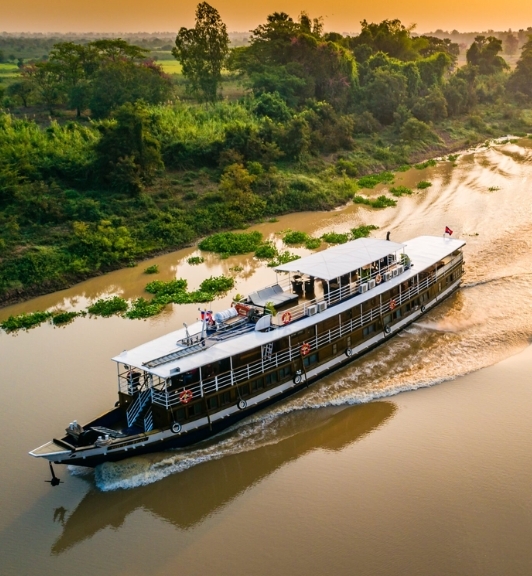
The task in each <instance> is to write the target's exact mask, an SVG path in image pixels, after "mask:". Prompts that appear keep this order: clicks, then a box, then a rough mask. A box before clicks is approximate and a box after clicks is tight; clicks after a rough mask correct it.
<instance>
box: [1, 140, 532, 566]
mask: <svg viewBox="0 0 532 576" xmlns="http://www.w3.org/2000/svg"><path fill="white" fill-rule="evenodd" d="M420 180H429V181H431V182H432V184H433V185H432V187H431V188H429V189H427V190H424V191H420V192H417V193H416V194H414V195H413V196H410V197H403V198H401V199H399V201H398V205H397V207H396V208H388V209H386V210H381V211H373V210H368V209H366V208H361V207H360V206H354V205H348V206H346V207H343V208H341V209H338V210H335V211H332V212H326V213H304V214H295V215H290V216H285V217H282V218H280V219H279V221H278V222H275V223H266V224H260V225H257V226H255V227H254V228H256V229H258V230H260V231H261V232H263V234H264V235H265V236H270V237H271V238H272V239H273V240H275V241H277V242H278V243H279V245H281V244H280V240H279V237H280V236H279V232H281V231H283V230H286V229H288V228H291V229H294V230H304V231H307V232H309V233H312V234H314V235H320V234H322V233H323V232H325V231H329V230H334V231H337V232H342V231H348V230H349V229H351V228H353V227H354V226H358V225H360V224H376V225H378V226H379V227H380V228H379V230H377V231H376V232H374V233H373V235H374V236H377V237H384V235H385V232H386V231H388V230H390V231H391V233H392V239H393V240H396V241H403V240H407V239H408V238H410V237H413V236H416V235H420V234H435V235H439V234H441V233H442V232H443V230H444V229H445V226H449V227H450V228H452V229H453V230H454V236H457V237H460V238H463V239H465V240H466V241H467V246H466V248H465V250H464V252H465V260H466V274H465V277H464V283H463V287H462V289H461V290H460V291H459V292H458V293H457V294H455V295H453V296H452V297H451V298H449V299H448V300H446V301H445V302H444V303H442V304H441V305H439V306H438V307H437V308H436V309H435V310H433V311H431V312H430V314H428V315H427V316H425V317H424V318H423V319H422V321H421V322H420V323H418V324H415V325H413V326H411V327H410V328H408V329H407V330H405V331H404V332H403V333H401V334H400V335H398V336H396V337H395V338H394V339H393V340H392V341H390V342H389V343H387V344H385V345H383V346H382V347H381V348H379V349H377V350H376V351H374V352H372V353H371V354H369V355H367V356H365V357H364V358H362V359H360V360H359V361H357V362H355V363H353V364H352V365H351V366H349V367H348V368H345V369H343V370H341V371H338V372H336V373H334V374H332V375H330V376H328V377H327V378H324V379H323V380H321V381H320V382H318V383H317V384H315V385H314V386H312V387H310V388H309V389H308V390H306V391H304V392H302V393H300V394H298V395H297V396H294V397H292V398H291V399H289V400H287V401H285V402H283V403H280V404H278V405H276V406H274V407H273V408H271V409H268V410H266V411H264V412H262V413H259V414H257V415H255V416H253V417H251V418H250V419H248V420H246V421H245V422H243V423H242V424H240V425H239V426H236V427H235V428H234V429H232V430H231V431H229V433H227V434H224V435H223V436H221V437H219V438H216V439H214V440H212V441H209V442H207V443H205V444H202V445H201V446H199V447H195V448H192V449H189V450H182V451H168V452H164V453H159V454H152V455H149V456H145V457H137V458H132V459H130V460H127V461H123V462H121V463H117V464H107V465H103V466H100V467H99V468H97V469H96V470H95V471H92V470H86V469H83V468H72V469H66V468H63V467H57V469H56V472H57V473H58V475H59V476H60V477H61V478H62V480H63V481H64V483H63V484H61V485H60V486H59V487H57V488H51V487H50V485H49V484H47V483H45V482H44V480H45V479H47V478H48V469H47V466H46V464H45V462H43V461H38V460H34V459H32V458H31V457H29V456H28V455H27V451H28V450H29V449H31V448H34V447H36V446H38V445H40V444H42V443H44V442H45V441H47V440H49V439H51V438H52V437H53V436H57V435H59V434H60V431H61V430H62V429H63V428H64V427H65V426H66V425H68V423H69V422H70V421H71V420H73V419H74V418H75V419H77V420H78V421H81V422H83V421H85V420H88V419H90V418H92V417H93V416H94V415H96V414H98V413H101V412H103V411H105V410H106V409H108V408H109V407H110V406H112V404H113V403H114V401H115V399H116V384H115V367H114V364H113V363H112V362H110V361H109V360H108V359H109V358H110V357H111V356H113V355H115V354H117V353H119V352H120V351H121V350H123V349H129V348H132V347H134V346H136V345H138V344H141V343H142V342H144V341H147V340H149V339H152V338H155V337H157V336H159V335H161V334H164V333H166V332H168V331H170V330H175V329H176V328H178V327H180V326H181V325H182V323H183V322H190V321H193V320H194V319H195V318H196V317H197V315H198V310H197V308H198V307H197V305H189V306H173V307H168V309H167V310H166V311H165V312H164V313H163V314H161V315H160V316H158V317H156V318H152V319H150V320H146V321H130V320H125V319H121V318H110V319H102V318H98V319H95V318H89V317H86V318H78V319H76V320H75V321H74V322H73V323H72V324H71V325H68V326H65V327H62V328H56V327H53V326H51V325H42V326H40V327H38V328H35V329H33V330H30V331H29V332H20V333H18V334H15V335H9V334H5V333H1V334H0V367H1V372H0V377H1V380H0V414H1V419H0V432H1V434H0V450H1V457H2V465H1V467H0V481H1V488H2V489H1V492H0V502H1V510H2V514H1V515H0V573H1V574H9V575H11V574H13V575H15V574H16V575H19V574H38V575H41V574H42V575H48V574H50V575H51V574H67V573H68V574H76V575H84V574H87V575H95V574H128V575H136V574H146V573H149V574H157V575H158V574H161V575H164V574H184V575H189V574H190V575H196V574H197V575H203V574H227V575H233V574H246V575H247V574H257V575H267V574H290V575H309V574H341V575H343V574H346V575H347V574H359V575H366V574H367V575H396V574H397V575H404V574H430V575H432V574H434V575H440V574H441V575H450V574H456V575H462V574H463V575H465V574H467V575H476V574H478V575H492V574H493V575H501V574H511V575H514V574H523V575H524V574H527V575H529V574H531V573H532V547H531V546H530V542H531V539H532V450H531V447H532V418H531V417H530V416H531V414H532V382H531V367H532V348H531V347H529V346H528V345H529V343H530V339H531V337H532V305H531V302H532V267H531V264H530V263H531V261H532V203H531V199H532V194H531V190H532V142H530V141H525V140H523V141H518V142H516V143H506V144H498V145H492V146H490V147H481V148H478V149H476V150H470V151H466V152H464V153H463V154H462V155H461V156H460V157H459V158H458V160H456V161H455V162H454V163H453V162H450V161H442V162H439V163H438V165H437V166H435V167H431V168H427V169H425V170H421V171H420V170H415V169H413V170H410V171H408V172H405V173H400V174H398V175H397V177H396V185H398V184H402V185H407V186H411V187H415V185H416V183H417V182H419V181H420ZM380 193H382V190H381V189H375V190H374V191H373V192H371V194H375V195H378V194H380ZM296 251H297V252H298V253H300V254H302V255H304V254H306V253H308V252H307V251H305V250H304V249H298V250H296ZM195 254H199V252H198V251H197V250H196V249H194V248H190V249H185V250H181V251H178V252H174V253H172V254H167V255H164V256H160V257H157V258H155V259H153V260H151V261H149V262H147V263H141V264H140V265H139V266H138V267H136V268H128V269H125V270H120V271H117V272H113V273H111V274H108V275H106V276H102V277H98V278H94V279H92V280H89V281H87V282H84V283H81V284H78V285H76V286H74V287H73V288H71V289H69V290H65V291H62V292H57V293H54V294H51V295H47V296H42V297H39V298H36V299H33V300H31V301H28V302H25V303H22V304H19V305H16V306H11V307H8V308H4V309H2V310H0V318H5V317H7V316H9V315H10V314H19V313H21V312H24V311H35V310H38V309H41V310H42V309H48V308H54V307H55V308H61V309H82V308H85V307H86V306H87V305H88V303H90V302H91V301H93V300H94V299H96V298H100V297H102V296H106V295H110V294H120V295H122V296H124V297H126V298H134V297H138V296H140V295H142V294H143V287H144V285H145V284H146V283H147V282H148V281H149V280H151V279H152V278H153V277H149V276H146V275H145V274H143V273H142V271H143V269H144V268H145V267H146V266H148V265H149V264H152V263H156V264H158V265H159V268H160V270H161V273H160V274H159V275H158V276H157V278H161V279H170V278H173V277H175V276H177V277H185V278H187V279H188V281H189V286H190V287H191V288H195V287H196V286H198V285H199V283H200V282H201V280H202V279H203V278H205V277H206V276H210V275H219V274H221V273H225V274H233V275H234V276H235V278H236V280H237V285H236V288H235V290H234V291H233V292H240V293H247V292H251V291H253V290H255V289H256V288H259V287H261V286H263V285H264V284H266V283H270V282H272V281H273V280H274V277H275V275H274V272H272V270H271V269H269V268H267V267H266V266H265V264H264V263H261V262H259V261H257V260H254V259H253V258H252V257H251V256H242V257H232V258H229V259H227V260H220V259H218V257H216V256H211V255H207V257H206V262H205V263H204V264H203V265H201V266H190V265H188V264H187V262H186V259H187V258H188V257H190V256H191V255H195ZM203 256H205V255H204V254H203ZM236 266H238V267H241V268H242V270H241V271H238V272H236V271H234V270H231V268H235V267H236ZM229 298H230V295H228V296H227V297H226V298H225V299H222V300H219V301H217V302H215V303H214V308H215V309H222V308H224V307H225V306H226V305H227V303H228V301H229ZM436 384H437V385H436ZM399 393H400V394H399Z"/></svg>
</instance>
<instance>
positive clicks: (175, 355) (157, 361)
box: [142, 343, 205, 368]
mask: <svg viewBox="0 0 532 576" xmlns="http://www.w3.org/2000/svg"><path fill="white" fill-rule="evenodd" d="M202 350H205V345H204V344H203V343H202V344H194V345H192V346H188V347H187V348H183V349H182V350H176V351H175V352H170V354H165V355H164V356H160V357H159V358H154V359H153V360H148V362H143V363H142V365H143V366H146V368H155V367H156V366H161V365H162V364H167V363H168V362H172V361H173V360H177V359H179V358H183V357H184V356H190V355H191V354H196V352H201V351H202Z"/></svg>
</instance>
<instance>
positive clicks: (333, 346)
mask: <svg viewBox="0 0 532 576" xmlns="http://www.w3.org/2000/svg"><path fill="white" fill-rule="evenodd" d="M332 353H333V354H338V344H333V345H332Z"/></svg>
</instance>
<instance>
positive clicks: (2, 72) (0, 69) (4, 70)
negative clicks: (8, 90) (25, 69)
mask: <svg viewBox="0 0 532 576" xmlns="http://www.w3.org/2000/svg"><path fill="white" fill-rule="evenodd" d="M19 75H20V71H19V69H18V68H17V67H16V66H15V65H14V64H0V83H2V84H4V85H5V84H10V83H11V82H12V81H13V80H14V79H15V78H18V77H19Z"/></svg>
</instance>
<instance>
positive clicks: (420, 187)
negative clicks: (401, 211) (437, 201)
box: [416, 180, 432, 190]
mask: <svg viewBox="0 0 532 576" xmlns="http://www.w3.org/2000/svg"><path fill="white" fill-rule="evenodd" d="M431 186H432V182H427V181H426V180H421V182H418V184H417V186H416V188H417V189H418V190H425V188H430V187H431Z"/></svg>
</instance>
